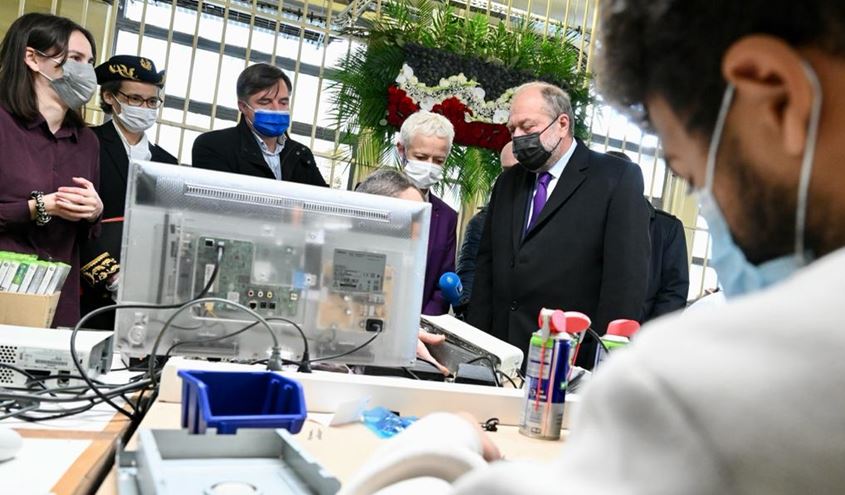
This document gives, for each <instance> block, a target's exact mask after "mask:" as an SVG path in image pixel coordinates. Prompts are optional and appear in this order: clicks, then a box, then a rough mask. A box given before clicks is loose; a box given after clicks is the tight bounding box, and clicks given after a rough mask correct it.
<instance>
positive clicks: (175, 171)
mask: <svg viewBox="0 0 845 495" xmlns="http://www.w3.org/2000/svg"><path fill="white" fill-rule="evenodd" d="M430 216H431V206H430V205H429V204H428V203H424V202H413V201H405V200H400V199H395V198H389V197H383V196H375V195H370V194H362V193H356V192H351V191H339V190H334V189H330V188H325V187H315V186H308V185H302V184H295V183H290V182H285V181H274V180H268V179H260V178H255V177H248V176H242V175H236V174H229V173H222V172H215V171H208V170H200V169H193V168H191V167H187V166H175V165H166V164H159V163H152V162H134V163H132V165H131V167H130V170H129V188H128V193H127V200H126V213H125V220H124V222H125V223H124V229H123V250H122V255H121V274H120V289H119V293H118V300H119V302H120V303H121V304H141V305H144V304H156V305H178V304H180V303H185V302H188V301H191V300H192V299H194V298H196V297H197V296H198V295H200V294H201V293H202V291H203V289H204V288H205V287H206V286H208V285H209V283H210V288H209V290H208V291H207V293H206V297H217V298H222V299H226V300H228V301H232V302H236V303H239V304H242V305H245V306H247V307H249V308H250V309H252V310H253V311H255V312H257V313H258V314H260V315H261V316H263V317H264V318H267V319H268V321H269V322H270V324H271V325H272V327H273V331H274V332H275V333H276V335H277V336H278V339H279V341H280V343H281V345H282V347H283V351H285V352H284V354H285V356H286V357H287V358H288V359H293V360H296V359H299V358H301V354H302V350H303V343H302V338H301V337H300V334H299V333H298V332H297V331H296V329H295V328H294V327H293V326H292V325H291V324H290V323H289V322H285V321H282V320H276V319H274V318H283V319H287V320H290V321H292V322H294V323H296V324H298V325H299V326H300V327H301V328H302V329H303V330H304V332H305V334H306V336H307V338H308V341H309V347H310V358H311V359H320V358H324V357H331V356H335V355H337V354H343V353H346V352H349V351H351V350H353V349H355V348H356V347H359V346H361V345H362V344H363V343H365V342H366V341H367V340H369V339H370V338H371V337H373V335H374V333H376V332H377V333H378V335H377V336H376V337H375V338H374V339H373V341H372V342H371V343H370V344H367V345H366V346H365V347H363V348H362V349H360V350H358V351H355V352H353V353H351V354H349V355H345V356H343V357H342V358H341V359H339V360H338V361H340V362H343V363H347V364H378V365H382V366H407V365H409V364H412V363H414V361H415V350H416V342H417V332H418V329H419V317H420V306H421V301H422V286H423V280H424V276H425V262H426V261H425V260H426V250H427V243H428V230H429V221H430ZM215 271H216V273H215ZM175 311H176V309H174V308H170V309H160V308H137V309H121V310H118V312H117V318H116V329H115V334H116V342H115V345H116V348H117V350H118V351H119V352H121V353H123V354H125V355H128V356H130V357H142V356H146V355H148V354H149V353H150V352H151V351H152V348H153V344H154V342H155V340H156V339H157V338H158V336H159V333H161V332H162V329H163V326H164V324H165V322H166V321H167V320H168V318H169V317H170V316H171V315H173V313H174V312H175ZM255 321H256V319H255V318H254V317H252V316H250V315H249V314H248V313H246V312H245V311H243V310H241V309H238V308H236V307H233V306H230V305H227V304H224V303H222V302H208V303H204V304H196V305H194V307H192V308H191V309H190V310H187V311H183V312H181V313H180V314H179V315H178V316H177V317H175V319H174V320H173V321H172V323H171V324H170V325H169V327H168V328H167V329H166V330H165V332H164V334H163V335H162V337H161V342H160V343H159V346H158V347H157V350H156V353H157V354H159V355H161V354H165V353H166V351H167V350H169V349H171V348H172V352H171V354H179V355H188V356H199V357H214V358H223V359H235V360H247V361H248V360H261V359H266V358H267V357H268V354H269V351H270V347H271V345H272V340H271V338H270V335H269V334H268V332H267V329H266V327H263V326H262V325H255V326H254V327H252V328H250V329H249V330H247V331H244V332H242V333H238V334H236V335H233V336H231V337H227V336H228V335H229V334H234V333H235V332H237V331H239V330H241V329H243V328H245V327H246V326H247V325H250V324H252V323H255ZM176 344H178V345H176Z"/></svg>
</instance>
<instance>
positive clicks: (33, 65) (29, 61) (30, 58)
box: [23, 47, 39, 72]
mask: <svg viewBox="0 0 845 495" xmlns="http://www.w3.org/2000/svg"><path fill="white" fill-rule="evenodd" d="M36 55H37V54H36V53H35V49H33V48H30V47H26V49H25V51H24V55H23V61H24V63H25V64H26V65H27V67H29V69H30V70H31V71H33V72H38V70H39V69H38V60H37V59H36Z"/></svg>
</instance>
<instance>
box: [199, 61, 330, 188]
mask: <svg viewBox="0 0 845 495" xmlns="http://www.w3.org/2000/svg"><path fill="white" fill-rule="evenodd" d="M291 89H292V88H291V82H290V79H289V78H288V76H287V75H285V73H284V72H282V70H281V69H279V68H278V67H274V66H272V65H269V64H255V65H252V66H250V67H248V68H246V69H245V70H244V71H243V72H241V74H240V76H238V82H237V94H238V109H239V110H240V111H241V120H240V122H239V123H238V125H236V126H235V127H231V128H229V129H222V130H219V131H210V132H206V133H205V134H202V135H201V136H199V137H198V138H197V140H196V141H194V148H193V153H192V155H193V162H192V165H193V166H194V167H196V168H204V169H208V170H219V171H221V172H231V173H234V174H243V175H252V176H255V177H265V178H267V179H275V180H284V181H290V182H298V183H301V184H310V185H313V186H327V185H328V184H326V181H325V180H324V179H323V176H322V174H321V173H320V170H319V169H318V168H317V163H316V162H315V161H314V155H313V154H312V153H311V150H309V149H308V148H307V147H306V146H304V145H302V144H299V143H297V142H296V141H294V140H292V139H290V138H289V137H288V134H287V130H288V128H289V127H290V112H289V111H288V105H289V104H290V93H291Z"/></svg>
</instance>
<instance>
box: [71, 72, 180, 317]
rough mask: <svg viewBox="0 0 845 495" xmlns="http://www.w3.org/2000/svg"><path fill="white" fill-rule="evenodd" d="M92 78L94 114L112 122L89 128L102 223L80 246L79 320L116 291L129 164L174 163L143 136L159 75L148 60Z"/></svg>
mask: <svg viewBox="0 0 845 495" xmlns="http://www.w3.org/2000/svg"><path fill="white" fill-rule="evenodd" d="M95 72H96V74H97V82H98V83H99V84H100V108H102V110H103V112H104V113H105V114H106V115H109V116H111V117H112V118H111V120H108V121H107V122H106V123H104V124H103V125H100V126H97V127H92V128H91V130H93V131H94V133H95V134H96V135H97V138H98V139H99V140H100V198H101V199H102V200H103V221H102V231H101V234H100V237H99V238H97V239H89V240H88V241H86V242H85V243H83V244H82V245H81V246H80V261H81V263H80V266H81V267H82V268H81V270H80V273H81V275H82V282H83V283H82V295H81V301H80V304H81V311H82V314H83V315H84V314H86V313H89V312H90V311H93V310H94V309H96V308H99V307H102V306H105V305H108V304H112V303H113V298H112V296H113V294H115V293H116V292H115V291H116V290H117V281H118V272H119V269H120V249H121V242H122V240H123V207H124V203H125V201H126V186H127V177H128V172H129V163H130V161H131V160H151V161H154V162H161V163H173V164H175V163H177V160H176V157H174V156H173V155H171V154H170V153H168V152H167V151H165V150H164V149H162V148H161V147H160V146H159V145H157V144H154V143H151V142H150V141H149V139H148V138H147V135H146V132H145V131H147V130H148V129H150V128H151V127H152V126H153V125H155V123H156V115H157V114H158V109H159V107H161V104H162V99H161V91H162V88H163V87H164V71H161V72H158V71H157V70H156V66H155V64H154V63H153V61H152V60H150V59H148V58H144V57H136V56H133V55H115V56H114V57H112V58H110V59H109V60H108V61H107V62H105V63H103V64H101V65H100V66H98V67H97V68H96V69H95ZM85 326H86V327H88V328H101V329H105V330H111V329H114V313H106V314H102V315H99V316H96V317H94V318H93V319H91V320H89V321H88V322H86V324H85Z"/></svg>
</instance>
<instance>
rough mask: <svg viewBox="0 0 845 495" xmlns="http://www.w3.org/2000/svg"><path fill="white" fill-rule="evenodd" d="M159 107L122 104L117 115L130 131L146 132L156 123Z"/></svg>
mask: <svg viewBox="0 0 845 495" xmlns="http://www.w3.org/2000/svg"><path fill="white" fill-rule="evenodd" d="M156 114H158V109H155V108H146V107H132V106H129V105H124V104H121V105H120V113H116V114H115V117H116V118H117V120H119V121H120V123H121V124H123V127H125V128H126V130H127V131H129V132H144V131H146V130H147V129H149V128H150V127H152V126H154V125H155V123H156Z"/></svg>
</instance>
